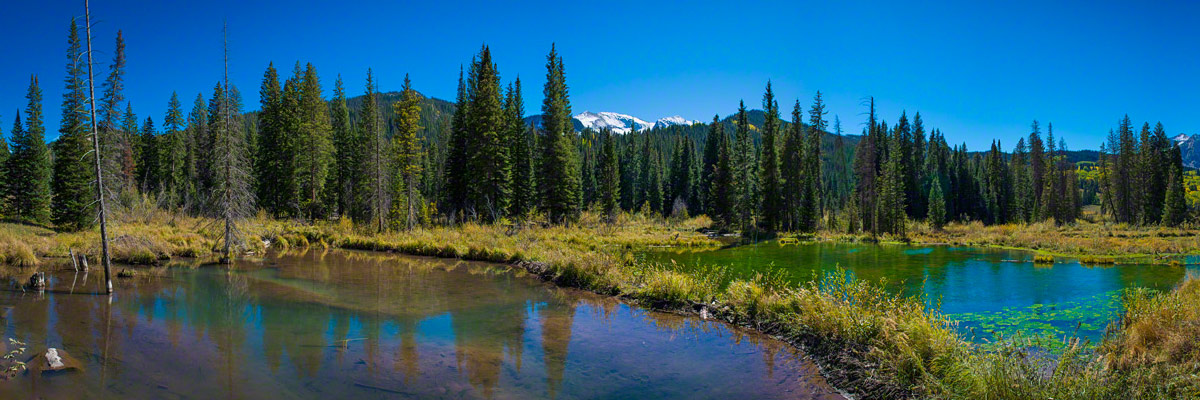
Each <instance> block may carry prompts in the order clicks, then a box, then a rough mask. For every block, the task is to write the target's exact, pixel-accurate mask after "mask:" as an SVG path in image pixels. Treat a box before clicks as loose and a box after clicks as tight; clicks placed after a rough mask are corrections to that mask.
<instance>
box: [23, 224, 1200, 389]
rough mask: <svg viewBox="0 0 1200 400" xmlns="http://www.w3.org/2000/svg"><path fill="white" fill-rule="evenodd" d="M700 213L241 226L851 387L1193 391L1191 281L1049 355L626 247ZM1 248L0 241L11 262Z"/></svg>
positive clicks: (279, 240) (127, 249)
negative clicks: (706, 322) (505, 270)
mask: <svg viewBox="0 0 1200 400" xmlns="http://www.w3.org/2000/svg"><path fill="white" fill-rule="evenodd" d="M135 216H136V217H135ZM708 223H709V221H708V220H707V219H706V218H703V217H701V218H694V219H689V220H684V221H673V222H666V221H662V220H659V219H646V218H642V217H640V216H622V217H621V220H620V221H619V222H618V223H617V224H614V225H609V224H604V223H602V222H601V221H600V220H599V218H598V217H597V216H595V215H590V214H589V215H585V217H584V218H583V220H582V221H580V223H578V224H575V225H572V226H570V227H561V226H548V227H544V226H525V227H520V228H519V227H515V226H509V225H475V224H467V225H463V226H459V227H452V228H448V227H440V228H430V229H418V230H414V231H409V232H390V233H383V234H375V233H372V232H369V231H363V230H360V229H359V228H356V227H355V226H353V225H351V224H348V223H320V224H315V225H307V224H299V223H292V222H283V221H276V220H271V219H267V218H264V217H259V218H256V219H254V220H252V221H247V223H246V224H245V226H244V228H243V230H244V231H245V232H246V233H247V237H248V243H250V244H251V245H252V246H251V248H250V249H249V250H250V251H251V252H260V251H262V250H263V248H264V247H265V246H267V245H270V246H277V247H304V246H331V247H343V248H354V249H365V250H376V251H393V252H401V253H408V254H418V255H430V256H439V257H456V258H464V259H472V260H482V261H493V262H503V263H508V264H512V265H516V266H518V267H521V268H524V269H526V270H528V271H530V272H532V273H535V274H537V275H538V276H540V277H542V278H543V279H545V280H548V281H552V282H554V283H556V284H559V285H563V286H571V287H578V288H582V289H586V290H591V291H595V292H598V293H603V294H610V295H617V296H621V297H624V298H627V299H630V300H631V301H634V302H637V303H639V304H642V305H644V306H647V307H652V308H656V309H662V310H668V311H676V312H684V313H697V314H699V315H701V316H702V317H706V318H715V319H721V320H725V321H728V322H731V323H734V324H738V325H743V326H748V327H752V328H755V329H758V330H761V331H764V332H767V333H770V334H773V335H777V336H779V337H781V338H783V339H785V340H787V341H789V342H791V343H794V344H797V345H799V346H802V347H804V348H805V349H807V350H808V351H807V353H808V354H810V355H811V356H812V357H813V358H815V359H816V360H817V361H818V362H819V364H821V365H822V366H823V370H824V372H825V373H826V375H827V376H828V377H829V378H830V380H831V381H832V382H833V383H834V384H835V385H837V386H838V387H840V388H843V389H845V390H848V391H850V392H852V393H855V394H858V395H860V396H861V397H863V398H961V399H968V398H970V399H978V398H1015V399H1046V398H1055V399H1071V398H1079V399H1097V398H1098V399H1126V398H1190V397H1200V378H1198V377H1197V373H1198V371H1200V355H1198V350H1197V348H1198V347H1200V341H1198V340H1197V339H1196V337H1197V334H1198V332H1197V331H1196V329H1197V328H1196V327H1197V326H1200V314H1198V313H1197V311H1196V310H1198V309H1200V283H1197V282H1196V281H1189V282H1188V283H1186V284H1184V285H1183V286H1182V287H1181V288H1180V289H1179V290H1176V291H1174V292H1171V293H1169V294H1165V295H1157V296H1156V295H1153V294H1149V293H1144V292H1136V293H1132V294H1131V295H1130V296H1131V297H1130V301H1128V302H1127V304H1128V305H1129V308H1128V310H1127V317H1126V318H1125V319H1124V320H1123V322H1122V324H1121V325H1119V326H1115V327H1114V331H1113V332H1114V333H1113V334H1112V338H1110V339H1109V340H1107V341H1106V342H1104V343H1103V344H1101V345H1100V346H1096V347H1092V346H1083V345H1080V344H1078V343H1072V344H1071V345H1070V346H1068V350H1067V351H1065V352H1064V353H1063V354H1061V355H1057V356H1050V355H1047V354H1044V353H1042V352H1039V351H1038V350H1036V349H1027V348H1024V347H1022V346H1020V345H1019V344H1012V345H1006V346H1004V347H1000V348H999V349H993V350H983V349H981V348H979V347H977V346H974V345H972V344H970V343H967V342H965V341H963V340H962V339H961V338H959V337H958V336H957V335H956V334H955V330H954V326H953V324H954V321H951V320H949V319H947V318H946V317H944V316H942V315H940V314H938V313H936V312H930V311H928V310H926V309H925V307H924V301H923V299H920V298H915V297H904V296H897V295H894V294H890V293H888V292H886V291H884V290H883V289H882V285H881V284H880V283H878V282H866V281H860V280H854V279H853V278H851V277H850V276H849V275H848V274H847V273H845V272H844V271H836V272H833V273H829V274H826V275H824V276H820V277H815V279H814V280H813V281H812V282H809V283H807V284H804V285H800V286H787V285H784V284H782V283H780V281H778V280H775V279H769V278H766V277H762V276H759V277H756V278H753V279H741V280H734V281H732V283H730V284H728V285H720V284H719V282H723V281H725V279H726V278H727V277H728V276H727V275H726V272H725V271H724V269H722V268H720V267H712V268H707V269H699V270H697V271H696V272H679V271H677V270H675V269H672V268H669V266H662V265H654V264H645V263H641V262H638V261H637V260H636V258H635V257H633V253H634V252H636V251H638V250H639V249H642V248H645V247H648V246H681V247H697V248H703V247H713V246H720V245H721V244H720V243H718V242H716V241H714V240H712V239H709V238H708V237H706V236H704V235H702V234H700V233H697V232H696V230H697V229H698V228H701V227H704V226H707V225H708ZM219 228H220V227H219V226H218V225H216V224H212V223H210V222H209V221H206V220H203V219H193V218H187V217H180V216H175V215H168V214H163V213H158V212H154V211H144V212H138V213H130V214H126V215H122V216H121V217H120V218H119V219H118V224H117V226H116V228H115V232H116V237H118V238H125V239H118V240H117V241H116V242H115V244H114V248H115V250H114V254H122V255H120V256H116V258H118V259H120V258H122V257H128V258H129V259H133V260H144V261H151V259H153V260H158V259H161V258H164V257H178V256H189V257H190V256H205V255H207V254H210V253H211V251H212V248H213V247H215V245H216V244H217V243H216V242H215V240H214V239H213V238H216V237H217V236H218V231H219ZM952 229H953V228H952ZM952 229H948V230H947V231H948V232H954V230H952ZM962 229H963V232H968V231H970V230H972V229H973V228H971V227H964V228H962ZM1044 229H1051V228H1049V227H1046V228H1044ZM0 232H3V233H0V246H3V247H0V248H2V249H10V248H21V250H20V251H21V252H22V253H23V254H25V255H21V256H11V257H12V259H14V260H23V261H19V262H25V261H27V258H28V257H30V256H29V253H32V256H31V257H33V260H34V261H32V262H33V263H41V262H48V261H49V260H53V257H59V256H65V255H66V253H67V251H68V250H69V249H75V250H77V251H87V252H92V253H93V254H94V252H95V249H94V248H93V247H92V246H89V243H94V241H95V233H94V232H84V233H76V234H54V233H52V232H49V231H45V230H39V228H31V227H25V226H15V225H2V226H0ZM998 232H1003V231H1002V230H1000V231H998ZM28 233H33V234H32V235H29V234H28ZM965 234H966V233H964V235H965ZM999 234H1000V233H995V235H999ZM989 235H990V234H989ZM964 244H965V243H964ZM977 245H978V244H977ZM997 245H998V244H997ZM22 246H24V247H22ZM25 248H28V251H26V250H25ZM6 251H7V250H6ZM13 254H15V253H13ZM148 255H152V256H148ZM9 259H10V255H8V253H6V254H5V256H4V260H6V262H8V263H10V264H11V263H12V262H10V261H8V260H9Z"/></svg>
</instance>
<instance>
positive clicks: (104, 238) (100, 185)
mask: <svg viewBox="0 0 1200 400" xmlns="http://www.w3.org/2000/svg"><path fill="white" fill-rule="evenodd" d="M83 12H84V17H83V18H84V19H83V22H84V26H86V27H87V57H88V101H90V102H91V110H89V111H90V113H91V120H92V151H93V152H94V155H95V157H93V158H92V159H93V160H95V161H96V162H95V165H96V201H97V202H98V203H99V206H100V263H101V264H102V265H104V284H105V287H106V289H105V290H106V291H107V292H106V293H108V294H112V292H113V285H112V274H111V273H110V272H109V270H110V269H111V265H112V259H111V258H109V254H108V208H107V203H106V202H105V201H104V197H105V196H104V173H103V172H102V171H101V168H100V155H101V154H100V135H99V132H98V131H97V130H96V83H95V78H94V75H93V73H92V9H91V4H90V0H83Z"/></svg>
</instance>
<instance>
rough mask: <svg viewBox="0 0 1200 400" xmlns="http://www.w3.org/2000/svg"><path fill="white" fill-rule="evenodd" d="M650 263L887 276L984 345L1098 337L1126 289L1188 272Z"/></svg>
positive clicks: (777, 252)
mask: <svg viewBox="0 0 1200 400" xmlns="http://www.w3.org/2000/svg"><path fill="white" fill-rule="evenodd" d="M645 257H646V258H648V259H649V260H651V261H660V262H663V263H664V264H667V265H678V266H679V267H680V268H696V267H697V266H707V265H724V266H729V268H730V270H731V271H732V273H733V276H735V277H741V278H747V277H752V276H753V275H754V274H755V273H761V272H763V271H772V272H774V273H779V274H782V276H783V277H784V279H786V280H788V281H791V282H793V283H800V282H805V281H808V280H811V279H812V278H813V277H814V274H819V273H820V272H821V271H828V270H831V269H833V268H835V267H837V266H840V267H842V268H845V269H847V270H849V271H851V272H852V273H853V274H854V275H855V276H857V277H858V278H861V279H867V280H870V281H873V282H879V281H881V280H885V282H886V283H885V284H886V285H887V287H889V288H890V289H892V290H893V291H895V292H899V293H905V294H910V295H912V294H919V295H922V296H924V297H925V298H926V299H927V301H928V306H929V307H930V308H934V309H939V310H941V311H942V312H944V313H946V314H950V315H951V316H952V317H953V318H955V319H957V320H960V321H962V324H960V329H961V330H962V332H963V333H964V335H967V336H969V337H972V338H974V339H976V340H981V341H982V340H984V339H988V340H991V339H993V334H997V333H998V334H1001V335H1003V336H1006V337H1010V336H1013V335H1026V336H1056V337H1062V336H1065V335H1079V336H1084V337H1087V338H1090V339H1093V340H1098V339H1099V338H1100V337H1101V336H1102V335H1103V332H1104V329H1105V327H1106V326H1107V324H1108V322H1109V321H1112V320H1114V319H1115V318H1117V317H1118V316H1119V312H1120V303H1119V299H1120V293H1121V291H1122V290H1124V289H1126V288H1131V287H1140V288H1151V289H1157V290H1167V289H1171V288H1172V287H1174V286H1175V285H1177V284H1178V283H1179V282H1181V281H1182V279H1183V278H1184V276H1186V274H1187V273H1188V268H1186V267H1183V266H1169V265H1132V264H1122V265H1115V266H1113V265H1108V266H1090V265H1082V264H1080V263H1078V262H1066V263H1061V262H1060V263H1056V264H1053V265H1039V264H1034V263H1033V260H1032V254H1030V253H1028V252H1021V251H1006V250H995V249H984V248H970V247H950V246H904V245H859V244H843V243H815V244H801V245H779V244H777V243H775V242H764V243H759V244H756V245H749V246H741V247H735V248H729V249H721V250H714V251H701V252H654V253H648V254H646V255H645ZM670 261H675V263H676V264H671V263H670Z"/></svg>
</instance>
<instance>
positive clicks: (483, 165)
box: [466, 46, 569, 221]
mask: <svg viewBox="0 0 1200 400" xmlns="http://www.w3.org/2000/svg"><path fill="white" fill-rule="evenodd" d="M505 121H506V119H505V116H504V110H503V105H502V101H501V93H500V75H499V72H497V71H496V64H494V63H493V62H492V53H491V50H490V49H489V48H488V47H487V46H483V48H482V49H480V50H479V55H478V56H477V58H476V60H475V61H473V62H472V64H471V69H470V74H469V79H468V80H467V113H466V132H467V138H468V139H467V142H466V143H467V168H469V170H470V171H471V174H472V176H473V179H471V181H470V182H471V183H470V184H469V186H468V188H469V189H468V191H467V203H468V208H469V211H474V213H476V214H477V215H480V216H482V217H483V219H484V220H486V221H496V220H498V219H499V218H501V217H503V216H505V215H507V210H508V203H509V195H510V192H509V189H510V187H509V185H510V183H509V180H510V179H511V173H512V165H511V163H510V160H509V157H508V156H509V154H508V143H509V142H508V138H507V136H506V135H507V134H508V128H507V127H506V126H505ZM568 125H569V120H568Z"/></svg>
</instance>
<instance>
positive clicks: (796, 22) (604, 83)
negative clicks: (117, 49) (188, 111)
mask: <svg viewBox="0 0 1200 400" xmlns="http://www.w3.org/2000/svg"><path fill="white" fill-rule="evenodd" d="M14 3H18V4H14ZM82 3H83V2H82V0H74V1H60V0H43V1H37V2H34V1H6V2H5V4H4V5H3V6H0V37H4V38H7V39H8V40H7V41H5V50H4V54H5V55H6V56H5V57H4V59H5V60H4V62H3V63H0V128H2V129H3V131H4V132H5V134H6V135H7V134H8V133H9V132H8V131H9V130H10V128H11V126H12V118H13V112H14V110H16V109H17V108H21V107H23V106H24V98H23V96H24V94H25V89H26V86H27V84H28V79H29V74H31V73H35V74H38V75H39V76H40V77H41V82H42V84H43V90H44V91H45V99H46V104H45V106H46V111H47V112H46V114H47V130H48V131H49V132H48V136H50V137H54V136H57V127H58V119H59V107H60V103H61V101H62V97H61V94H62V90H63V84H62V79H63V76H64V71H65V70H64V68H65V67H64V65H65V61H66V60H65V49H66V36H67V26H68V23H69V20H70V18H71V17H72V16H75V15H82V9H83V4H82ZM243 3H244V4H243ZM359 3H360V2H357V1H339V2H316V1H291V2H282V1H281V2H257V1H245V2H242V1H224V0H214V1H206V2H179V1H141V0H137V1H105V0H97V1H95V2H94V3H93V10H92V14H93V17H94V19H95V20H96V21H97V24H96V29H95V35H96V38H97V39H96V44H95V46H96V50H97V52H98V53H97V57H98V60H99V61H100V62H99V64H100V67H101V68H100V70H99V75H98V76H97V79H98V80H100V79H103V76H104V74H105V73H106V71H105V69H106V68H107V65H108V63H109V61H110V59H111V57H112V55H111V54H112V47H113V38H114V36H115V34H116V31H117V30H118V29H122V30H124V32H125V38H126V42H127V49H126V51H127V54H128V72H127V75H126V87H127V97H128V98H129V99H130V100H131V101H132V102H133V106H134V110H135V112H136V113H137V114H138V116H139V118H144V117H145V116H146V115H147V114H149V115H151V116H153V117H154V119H155V121H156V122H157V123H159V124H160V125H161V122H162V119H163V113H164V112H165V109H166V103H167V100H168V98H169V96H170V94H171V91H178V92H179V94H180V97H181V98H182V100H183V102H184V104H185V105H187V104H190V103H191V100H192V99H193V98H194V97H195V96H196V94H197V93H199V92H201V91H203V92H204V93H206V96H207V94H208V93H210V92H211V89H212V87H213V85H214V84H215V83H216V81H217V80H218V79H219V78H220V75H221V64H220V62H221V42H220V29H221V22H222V19H224V18H228V21H229V26H230V35H231V36H230V40H231V45H232V50H231V59H232V60H231V62H232V64H231V76H232V79H233V82H234V83H235V84H236V85H238V87H239V88H240V89H241V90H242V93H243V94H244V96H245V102H246V104H247V109H249V110H253V109H257V108H258V86H259V83H260V80H261V77H262V73H263V70H264V69H265V67H266V66H267V63H268V62H270V61H275V63H276V65H277V66H279V67H280V69H282V70H284V71H285V72H286V71H290V69H291V66H292V64H293V63H294V62H295V61H297V60H299V61H302V62H312V63H313V64H314V65H315V66H316V67H317V69H318V71H319V72H320V75H321V79H322V84H323V85H324V88H325V90H326V92H327V93H330V92H332V89H333V82H334V78H335V77H336V76H337V74H339V73H340V74H342V76H343V77H344V78H345V80H346V82H347V87H348V89H349V91H350V92H351V94H359V93H361V92H362V90H363V81H364V79H365V75H366V70H367V68H368V67H371V68H374V70H375V73H376V76H377V77H378V81H379V82H380V85H381V87H382V89H383V90H398V89H399V87H400V84H401V82H402V80H403V77H404V74H405V73H409V74H411V75H412V79H413V84H414V86H415V87H416V88H417V90H419V91H421V92H423V93H425V94H426V95H430V96H433V97H439V98H443V99H452V98H453V96H454V90H455V84H456V79H457V74H458V68H459V65H461V64H464V63H467V62H469V61H470V58H471V56H472V55H473V54H474V53H475V52H476V51H477V50H478V49H479V47H480V45H481V44H483V43H487V44H488V45H490V46H491V48H492V51H493V54H494V57H495V60H496V62H497V64H498V65H499V69H500V72H501V75H502V78H503V79H504V80H506V81H507V80H510V79H512V78H514V77H515V76H517V75H518V74H519V75H520V76H521V77H522V82H523V83H524V85H525V89H526V90H525V100H526V105H525V107H526V111H527V112H528V113H529V114H534V113H537V112H538V110H540V105H541V86H542V84H543V83H544V78H545V72H544V67H543V65H544V62H545V60H544V57H545V54H546V52H547V51H548V50H549V48H550V44H551V42H557V44H558V48H559V50H560V52H561V54H562V56H563V59H564V61H565V63H566V68H567V82H568V85H570V87H571V99H572V105H573V107H574V110H575V112H582V111H584V110H591V111H616V112H623V113H628V114H633V115H635V116H638V117H640V118H644V119H656V118H660V117H664V116H670V115H675V114H679V115H683V116H684V117H687V118H691V119H698V120H708V119H711V118H712V115H713V114H715V113H720V114H721V115H722V116H724V115H728V114H730V113H732V112H733V111H734V110H735V109H736V107H737V101H738V100H739V99H744V100H746V102H747V104H748V105H750V106H751V107H752V108H760V107H761V96H762V89H763V86H764V84H765V83H766V81H767V80H768V79H771V80H773V81H774V83H775V88H776V93H778V95H779V96H780V97H781V100H782V101H781V103H783V108H784V109H785V111H790V109H791V103H792V101H793V100H794V99H796V98H800V100H801V102H802V104H804V105H805V106H807V105H808V104H809V103H810V101H811V98H812V96H813V94H814V92H815V91H816V90H821V91H822V92H823V93H824V94H825V96H826V99H827V101H828V104H829V108H830V111H831V114H836V115H838V116H840V117H841V119H842V122H843V125H844V126H845V127H846V130H847V131H849V132H852V133H857V132H858V131H859V130H860V129H861V126H862V121H863V120H864V118H865V117H864V116H863V115H862V113H863V112H864V110H865V108H864V107H863V106H862V105H861V100H862V99H863V98H864V97H866V96H875V98H876V99H877V103H878V107H879V110H880V112H881V114H882V116H883V117H884V118H886V119H887V120H888V121H889V122H894V121H895V119H896V118H897V117H898V116H899V114H900V111H901V110H908V111H909V113H910V114H911V113H912V112H913V111H918V110H919V111H921V114H922V115H923V117H924V119H925V121H926V125H927V126H929V127H939V128H941V129H942V130H943V131H944V132H945V134H946V136H947V139H948V140H950V141H951V142H954V143H958V142H966V143H967V144H968V145H969V146H970V147H971V148H972V149H977V150H978V149H984V148H985V147H986V146H987V145H988V143H990V140H991V139H992V138H998V139H1001V140H1002V142H1003V144H1004V146H1005V148H1006V149H1010V148H1011V146H1012V145H1013V144H1015V142H1016V139H1017V138H1018V137H1020V136H1023V135H1025V134H1027V133H1028V126H1029V123H1030V121H1031V120H1033V119H1035V118H1036V119H1039V120H1041V121H1042V122H1043V125H1044V124H1045V122H1046V121H1051V122H1053V123H1054V126H1055V129H1056V133H1057V134H1062V135H1065V136H1066V139H1067V141H1068V144H1069V145H1070V146H1071V148H1073V149H1083V148H1090V149H1095V148H1097V147H1098V146H1099V142H1100V141H1101V140H1102V138H1103V136H1104V135H1105V134H1106V133H1107V132H1108V130H1109V128H1111V127H1114V126H1115V125H1116V122H1117V120H1118V119H1119V118H1120V117H1121V116H1122V115H1124V114H1126V113H1128V114H1129V115H1130V116H1131V117H1132V118H1133V119H1134V120H1135V121H1137V123H1138V124H1140V123H1141V122H1142V121H1151V123H1153V122H1154V121H1162V122H1163V123H1164V124H1165V125H1166V127H1167V131H1168V132H1169V133H1170V134H1172V135H1174V134H1178V133H1181V132H1187V133H1196V132H1200V101H1198V100H1197V96H1198V95H1200V73H1198V71H1200V23H1198V22H1200V20H1198V19H1197V16H1200V6H1198V5H1197V3H1196V2H1192V3H1190V4H1189V3H1166V2H1150V3H1135V2H1121V3H1117V2H1072V3H1053V4H1050V3H1051V2H1046V1H1031V2H1023V1H1022V2H997V3H996V4H990V5H989V4H981V3H983V2H973V1H969V2H945V3H923V2H922V4H912V3H916V2H882V1H881V2H838V1H822V2H816V3H810V4H804V3H801V2H796V1H784V2H777V3H755V2H746V1H740V2H731V3H718V2H706V1H689V2H670V3H665V4H645V3H646V2H623V1H610V2H573V1H555V2H542V3H529V4H526V5H511V4H508V3H509V2H482V3H481V4H468V3H460V2H455V1H440V0H436V1H421V2H399V1H378V2H369V4H359ZM363 3H368V2H363ZM832 117H833V115H830V120H832V119H833V118H832Z"/></svg>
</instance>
